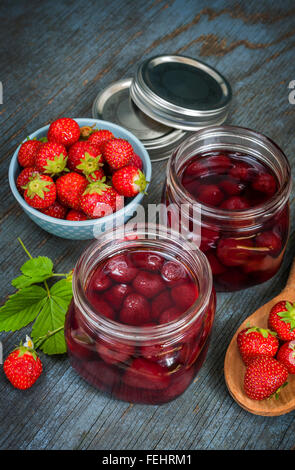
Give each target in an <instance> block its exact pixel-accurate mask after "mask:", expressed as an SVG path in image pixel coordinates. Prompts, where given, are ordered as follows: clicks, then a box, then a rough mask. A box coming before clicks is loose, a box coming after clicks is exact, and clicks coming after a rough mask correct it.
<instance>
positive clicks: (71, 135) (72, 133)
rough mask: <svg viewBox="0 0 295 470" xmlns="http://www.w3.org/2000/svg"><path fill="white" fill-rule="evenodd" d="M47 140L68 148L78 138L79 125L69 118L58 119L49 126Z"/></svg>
mask: <svg viewBox="0 0 295 470" xmlns="http://www.w3.org/2000/svg"><path fill="white" fill-rule="evenodd" d="M47 138H48V141H49V142H56V143H57V144H62V145H64V146H65V147H69V146H70V145H73V144H74V143H75V142H77V141H78V140H79V138H80V128H79V125H78V124H77V123H76V121H74V119H71V118H60V119H57V120H56V121H54V122H53V123H52V124H50V126H49V129H48V134H47Z"/></svg>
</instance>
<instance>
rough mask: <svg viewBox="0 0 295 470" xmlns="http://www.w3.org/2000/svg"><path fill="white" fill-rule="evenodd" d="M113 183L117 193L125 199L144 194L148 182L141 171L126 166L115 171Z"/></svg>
mask: <svg viewBox="0 0 295 470" xmlns="http://www.w3.org/2000/svg"><path fill="white" fill-rule="evenodd" d="M112 183H113V186H114V188H115V189H116V191H118V193H119V194H121V195H122V196H125V197H133V196H136V195H137V194H138V193H140V192H141V193H144V191H145V188H146V185H147V181H146V179H145V176H144V174H143V173H142V171H141V170H139V169H138V168H136V167H135V166H125V167H124V168H121V169H120V170H117V171H115V173H114V174H113V178H112Z"/></svg>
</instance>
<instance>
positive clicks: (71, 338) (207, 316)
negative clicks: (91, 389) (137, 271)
mask: <svg viewBox="0 0 295 470" xmlns="http://www.w3.org/2000/svg"><path fill="white" fill-rule="evenodd" d="M139 249H140V250H141V251H144V252H145V253H149V252H152V253H155V252H156V253H158V254H163V256H165V259H167V258H168V259H171V260H172V259H173V260H178V261H179V262H180V263H182V265H183V266H185V269H186V270H188V271H189V273H190V276H191V278H192V279H193V282H194V283H195V285H196V288H197V291H198V297H197V299H196V300H195V301H194V303H193V304H192V305H191V306H190V307H189V308H188V309H187V310H186V311H185V312H184V313H183V314H182V315H180V316H179V317H178V318H177V319H174V320H172V321H169V322H166V323H163V324H158V323H157V322H156V321H155V320H154V321H153V322H148V323H147V324H145V325H144V326H132V325H128V324H125V323H124V324H123V323H122V322H119V321H114V320H113V319H110V318H107V317H106V316H105V312H102V310H101V309H100V308H94V307H93V303H90V301H89V296H88V294H87V292H88V291H87V286H89V282H90V281H89V280H90V279H91V273H93V272H96V271H95V269H96V268H97V266H98V267H99V266H100V265H101V263H105V262H106V261H107V260H109V259H113V258H112V257H113V256H114V255H118V254H125V253H133V252H134V250H135V251H136V250H139ZM182 285H183V284H180V285H179V287H181V286H182ZM129 286H131V287H132V284H129ZM212 286H213V281H212V274H211V269H210V266H209V263H208V261H207V259H206V257H205V256H204V254H203V253H202V252H201V251H200V250H199V249H194V250H192V249H191V245H190V244H189V243H187V242H186V240H185V239H183V238H182V237H181V236H180V237H179V236H178V235H177V234H173V232H172V231H171V230H168V231H167V230H166V229H163V228H161V227H160V226H156V225H154V226H153V227H152V228H151V226H150V225H149V226H147V225H145V224H144V225H140V226H138V227H137V229H136V231H135V232H134V231H133V230H130V231H128V230H126V228H124V227H123V228H121V229H119V230H118V229H117V230H113V231H108V232H106V233H105V234H103V235H102V236H101V237H100V238H99V240H97V241H95V242H94V243H93V244H91V245H90V247H89V248H88V249H87V250H86V251H85V252H84V253H83V254H82V256H81V257H80V259H79V260H78V262H77V265H76V267H75V270H74V275H73V300H72V303H71V305H70V307H69V310H68V313H67V318H66V325H65V337H66V343H67V349H68V354H69V358H70V362H71V365H72V366H73V367H74V368H75V369H76V371H77V372H78V373H79V374H80V375H81V376H82V377H83V378H84V379H86V380H87V381H88V382H89V383H90V384H92V385H94V386H95V387H96V388H98V389H99V390H100V391H103V392H107V393H108V394H111V395H112V396H114V397H115V398H118V399H122V400H125V401H127V402H133V403H146V404H162V403H166V402H168V401H170V400H173V399H174V398H176V397H177V396H179V395H180V394H182V393H183V392H184V391H185V390H186V389H187V387H188V386H189V385H190V383H191V382H192V381H193V379H194V378H195V376H196V374H197V372H198V370H199V369H200V367H201V365H202V364H203V361H204V359H205V356H206V353H207V349H208V345H209V338H210V333H211V329H212V324H213V319H214V314H215V308H216V296H215V291H214V289H213V287H212ZM108 287H109V286H108ZM101 296H102V297H101V298H102V299H106V298H107V295H106V291H102V292H101ZM108 298H109V297H108Z"/></svg>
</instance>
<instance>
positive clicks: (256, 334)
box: [237, 326, 279, 365]
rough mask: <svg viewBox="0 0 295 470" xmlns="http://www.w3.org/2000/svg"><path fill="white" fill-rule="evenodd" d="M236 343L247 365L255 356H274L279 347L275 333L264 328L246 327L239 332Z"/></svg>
mask: <svg viewBox="0 0 295 470" xmlns="http://www.w3.org/2000/svg"><path fill="white" fill-rule="evenodd" d="M237 343H238V348H239V351H240V354H241V356H242V359H243V362H244V363H245V364H246V365H248V364H250V362H251V361H252V360H253V359H254V358H255V357H257V356H270V357H274V356H275V355H276V353H277V351H278V348H279V340H278V339H277V337H276V333H274V332H273V331H270V330H268V329H265V328H258V327H256V326H254V327H248V328H245V329H243V330H242V331H240V332H239V334H238V336H237Z"/></svg>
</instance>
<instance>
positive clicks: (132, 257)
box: [65, 249, 215, 404]
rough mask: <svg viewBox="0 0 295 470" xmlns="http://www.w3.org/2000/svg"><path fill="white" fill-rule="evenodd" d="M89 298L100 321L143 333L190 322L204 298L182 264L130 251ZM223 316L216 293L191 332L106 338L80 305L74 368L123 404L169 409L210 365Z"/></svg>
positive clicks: (91, 280) (91, 283)
mask: <svg viewBox="0 0 295 470" xmlns="http://www.w3.org/2000/svg"><path fill="white" fill-rule="evenodd" d="M85 294H86V297H87V299H88V302H89V304H90V305H91V307H92V309H93V311H94V313H95V314H96V315H97V318H104V319H107V320H112V321H113V322H116V324H117V325H118V324H119V325H121V327H122V331H123V332H124V328H126V327H127V329H128V328H130V327H137V328H138V329H139V330H140V331H141V332H144V331H148V330H149V332H150V331H152V329H153V328H156V327H159V326H163V325H164V326H165V325H169V324H171V322H173V321H177V320H179V319H181V318H184V317H185V316H186V313H187V312H188V311H190V307H192V306H193V305H195V303H196V301H197V299H198V297H199V285H198V280H197V279H196V278H195V277H194V275H193V274H192V273H191V272H190V271H189V269H188V268H187V267H186V266H185V265H184V264H183V263H181V262H180V261H179V260H177V259H171V257H169V256H168V255H166V254H165V253H163V252H162V251H161V252H157V251H153V250H152V251H150V250H148V249H142V250H141V249H135V250H132V249H131V250H130V249H128V250H125V251H123V252H120V253H119V254H116V255H114V256H112V257H111V258H109V259H106V260H105V261H103V262H102V263H100V264H99V265H98V266H96V267H95V268H94V269H93V271H92V272H91V273H90V275H89V277H88V280H87V282H86V289H85ZM214 313H215V294H214V292H212V293H211V298H210V300H209V302H208V304H207V306H206V309H204V310H203V311H201V312H200V315H197V316H196V319H195V320H194V321H193V322H191V324H190V325H189V327H188V328H186V329H184V331H183V334H182V335H179V333H178V332H177V331H176V332H175V337H174V338H172V339H171V338H170V339H169V341H166V340H165V338H164V339H162V340H155V339H154V338H153V337H152V333H149V334H148V336H147V337H146V338H145V339H144V340H142V339H138V340H135V341H128V340H127V339H126V340H125V338H124V336H123V337H121V338H118V337H116V336H115V335H110V334H103V332H102V331H101V330H100V331H98V330H96V329H95V328H94V327H93V326H91V325H90V323H89V322H88V321H87V318H86V317H85V315H83V314H82V313H81V312H80V311H79V309H78V308H77V307H76V306H75V304H74V302H72V303H71V306H70V308H69V311H68V314H67V319H66V327H65V336H66V342H67V347H68V354H69V357H70V361H71V364H72V366H73V367H74V368H75V369H76V370H77V372H78V373H79V374H80V375H81V376H82V377H83V378H84V379H86V380H87V381H88V382H89V383H90V384H92V385H94V386H95V387H97V388H98V389H99V390H100V391H103V392H107V393H109V394H111V395H113V396H114V397H115V398H118V399H122V400H125V401H128V402H134V403H146V404H162V403H166V402H168V401H170V400H173V399H174V398H176V397H177V396H179V395H181V394H182V393H183V392H184V391H185V390H186V389H187V387H188V386H189V385H190V383H191V382H192V381H193V379H194V378H195V376H196V373H197V372H198V370H199V369H200V367H201V365H202V364H203V362H204V360H205V356H206V352H207V349H208V345H209V338H210V333H211V328H212V324H213V319H214Z"/></svg>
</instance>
